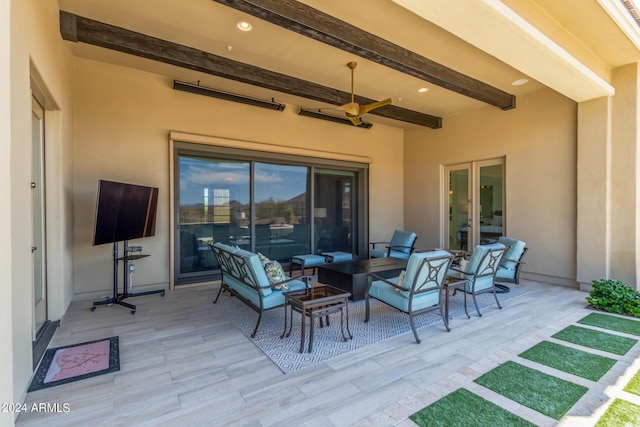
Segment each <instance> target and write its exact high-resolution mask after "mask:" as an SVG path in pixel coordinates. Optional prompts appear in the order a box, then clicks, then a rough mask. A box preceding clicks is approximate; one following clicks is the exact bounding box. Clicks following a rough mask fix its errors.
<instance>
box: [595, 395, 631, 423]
mask: <svg viewBox="0 0 640 427" xmlns="http://www.w3.org/2000/svg"><path fill="white" fill-rule="evenodd" d="M638 420H640V406H638V405H636V404H633V403H631V402H627V401H626V400H621V399H616V400H614V401H613V403H611V406H609V408H608V409H607V411H606V412H605V413H604V415H602V417H600V419H599V420H598V422H597V423H596V425H595V427H627V426H628V427H634V426H637V425H638Z"/></svg>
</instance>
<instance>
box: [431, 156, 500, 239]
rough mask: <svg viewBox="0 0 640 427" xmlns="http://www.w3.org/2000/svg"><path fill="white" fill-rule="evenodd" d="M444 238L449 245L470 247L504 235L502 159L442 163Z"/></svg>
mask: <svg viewBox="0 0 640 427" xmlns="http://www.w3.org/2000/svg"><path fill="white" fill-rule="evenodd" d="M445 173H446V182H445V185H446V188H445V189H444V193H445V194H448V198H447V203H445V209H446V212H445V213H444V218H446V219H447V220H446V221H445V224H446V225H445V227H444V229H445V233H444V235H445V242H444V245H445V246H446V245H447V244H448V247H449V248H451V249H459V250H464V251H472V250H473V248H474V246H475V245H478V244H484V243H492V242H495V241H497V240H498V237H500V236H502V235H504V230H505V228H504V227H505V224H504V217H505V215H504V214H505V205H504V194H505V185H504V159H492V160H483V161H478V162H471V163H461V164H457V165H451V166H447V167H445Z"/></svg>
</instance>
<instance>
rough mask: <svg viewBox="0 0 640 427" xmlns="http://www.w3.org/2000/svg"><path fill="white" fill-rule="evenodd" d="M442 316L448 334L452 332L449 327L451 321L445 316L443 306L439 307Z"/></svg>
mask: <svg viewBox="0 0 640 427" xmlns="http://www.w3.org/2000/svg"><path fill="white" fill-rule="evenodd" d="M439 309H440V316H442V321H443V322H444V327H445V328H446V329H447V332H451V328H450V327H449V319H447V316H445V314H444V310H442V305H441V306H440V307H439Z"/></svg>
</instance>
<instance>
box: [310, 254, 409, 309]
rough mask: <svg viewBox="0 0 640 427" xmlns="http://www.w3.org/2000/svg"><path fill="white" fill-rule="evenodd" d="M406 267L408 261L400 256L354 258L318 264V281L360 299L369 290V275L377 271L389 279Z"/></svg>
mask: <svg viewBox="0 0 640 427" xmlns="http://www.w3.org/2000/svg"><path fill="white" fill-rule="evenodd" d="M406 268H407V262H406V261H405V260H402V259H398V258H369V259H354V260H351V261H344V262H340V263H336V264H325V265H320V266H318V282H320V283H326V284H328V285H331V286H335V287H336V288H340V289H342V290H344V291H347V292H350V293H351V295H352V299H353V300H354V301H359V300H361V299H364V292H365V291H366V290H367V275H369V274H371V273H376V274H377V275H378V276H381V277H383V278H385V279H389V278H391V277H396V276H399V275H400V272H401V271H402V270H404V269H406Z"/></svg>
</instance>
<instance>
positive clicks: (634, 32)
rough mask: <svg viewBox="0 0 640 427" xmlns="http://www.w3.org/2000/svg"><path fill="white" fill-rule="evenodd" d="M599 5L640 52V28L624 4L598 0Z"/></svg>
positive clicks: (616, 1)
mask: <svg viewBox="0 0 640 427" xmlns="http://www.w3.org/2000/svg"><path fill="white" fill-rule="evenodd" d="M598 3H599V4H600V6H602V8H603V9H604V11H605V12H607V14H608V15H609V16H610V17H611V19H612V20H613V22H615V23H616V25H617V26H618V27H620V29H621V30H622V32H623V33H625V34H626V36H627V37H628V38H629V40H631V42H632V43H633V44H634V46H635V47H636V48H638V49H639V50H640V27H639V26H638V23H637V22H636V20H635V19H634V18H633V16H631V13H630V12H629V10H628V9H627V7H626V6H625V5H624V3H622V1H620V0H598Z"/></svg>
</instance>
